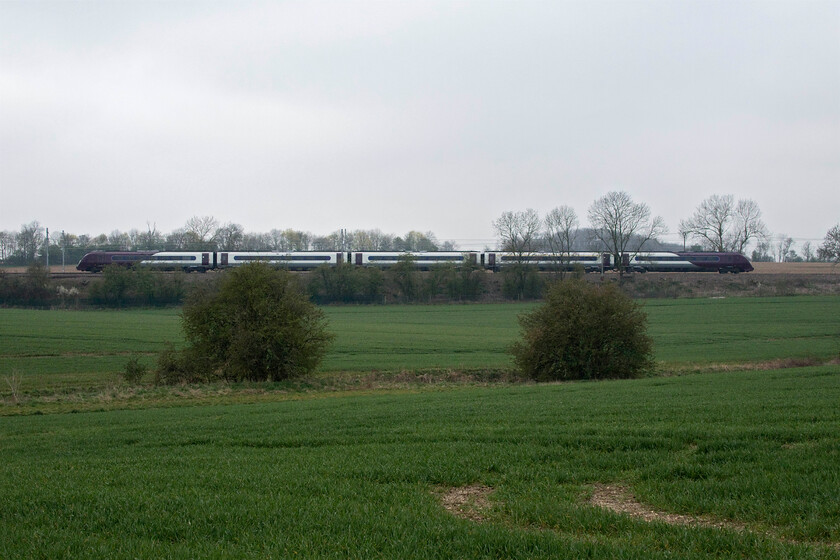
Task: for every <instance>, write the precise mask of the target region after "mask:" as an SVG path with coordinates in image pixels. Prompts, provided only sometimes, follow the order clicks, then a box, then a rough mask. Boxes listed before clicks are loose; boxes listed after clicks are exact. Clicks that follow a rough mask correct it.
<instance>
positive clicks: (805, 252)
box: [802, 241, 816, 262]
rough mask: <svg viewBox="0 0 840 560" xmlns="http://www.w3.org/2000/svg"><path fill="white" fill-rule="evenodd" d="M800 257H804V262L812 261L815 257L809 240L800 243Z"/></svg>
mask: <svg viewBox="0 0 840 560" xmlns="http://www.w3.org/2000/svg"><path fill="white" fill-rule="evenodd" d="M802 258H803V259H805V262H814V260H815V259H816V256H815V255H814V248H813V246H812V245H811V242H810V241H806V242H805V243H803V244H802Z"/></svg>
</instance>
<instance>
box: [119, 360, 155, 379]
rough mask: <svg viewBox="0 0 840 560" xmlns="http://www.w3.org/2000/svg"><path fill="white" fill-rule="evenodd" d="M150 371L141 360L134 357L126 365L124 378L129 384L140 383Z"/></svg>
mask: <svg viewBox="0 0 840 560" xmlns="http://www.w3.org/2000/svg"><path fill="white" fill-rule="evenodd" d="M148 371H149V368H148V366H147V365H146V364H141V363H140V358H138V357H137V356H132V357H131V358H129V359H128V361H127V362H126V363H125V367H124V368H123V371H122V377H123V379H125V380H126V381H127V382H129V383H140V381H141V380H142V379H143V376H144V375H146V372H148Z"/></svg>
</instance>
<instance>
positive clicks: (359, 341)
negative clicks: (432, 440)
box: [0, 296, 840, 396]
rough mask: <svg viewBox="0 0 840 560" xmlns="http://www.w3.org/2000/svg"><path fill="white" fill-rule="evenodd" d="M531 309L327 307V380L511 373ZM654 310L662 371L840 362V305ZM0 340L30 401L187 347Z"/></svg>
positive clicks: (1, 368) (46, 331)
mask: <svg viewBox="0 0 840 560" xmlns="http://www.w3.org/2000/svg"><path fill="white" fill-rule="evenodd" d="M532 307H533V304H476V305H437V306H428V305H407V306H399V305H395V306H351V307H328V308H326V309H325V310H326V312H327V315H328V318H329V321H330V329H331V330H332V331H333V332H334V333H335V334H336V340H335V342H334V343H333V345H332V346H331V347H330V351H329V353H328V355H327V357H326V359H325V361H324V363H323V365H322V368H321V369H322V371H324V372H339V371H351V372H370V371H383V372H392V371H397V372H398V371H401V370H418V369H459V370H475V369H509V368H510V367H511V359H510V356H509V355H508V354H507V347H508V346H509V345H510V344H511V343H512V342H513V341H514V340H515V339H516V337H517V336H518V334H519V327H518V323H517V316H518V315H519V314H521V313H522V312H524V311H526V310H528V309H531V308H532ZM645 309H646V311H647V313H648V317H649V327H650V334H651V336H652V337H653V338H654V341H655V349H656V356H657V360H658V361H659V364H660V367H661V368H662V369H663V370H669V369H682V368H684V367H686V366H688V365H692V366H696V365H703V364H737V363H745V362H754V361H761V360H777V359H789V358H815V359H822V360H827V359H829V358H832V357H837V356H838V355H840V297H835V296H823V297H814V296H806V297H787V298H735V299H687V300H648V301H647V302H646V303H645ZM0 339H2V341H3V344H2V348H0V378H2V377H3V376H10V375H13V374H14V375H16V376H17V377H18V378H19V380H20V388H21V390H22V391H44V390H49V389H69V388H73V387H97V386H105V385H109V384H113V383H115V382H117V381H118V380H119V372H120V371H121V370H122V369H123V367H124V365H125V363H126V361H127V360H128V358H129V357H130V356H131V355H133V354H139V355H141V356H142V359H143V361H145V362H146V363H147V364H149V365H150V366H153V365H154V359H155V357H154V353H155V352H156V351H158V350H160V349H161V348H162V347H163V344H164V341H167V340H168V341H171V342H173V343H175V344H176V345H177V344H179V343H181V334H180V319H179V316H178V312H177V311H176V310H171V309H170V310H150V311H147V310H142V311H138V310H130V311H36V310H21V309H0ZM4 391H5V392H4ZM8 392H9V388H8V386H0V395H1V396H8Z"/></svg>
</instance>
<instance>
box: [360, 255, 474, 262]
mask: <svg viewBox="0 0 840 560" xmlns="http://www.w3.org/2000/svg"><path fill="white" fill-rule="evenodd" d="M406 257H408V258H411V259H413V260H415V261H422V262H430V261H437V262H461V261H463V260H464V256H463V255H456V256H451V255H423V256H420V255H406ZM401 258H405V257H403V256H402V255H400V256H394V255H370V256H369V257H368V261H370V262H397V261H398V260H400V259H401Z"/></svg>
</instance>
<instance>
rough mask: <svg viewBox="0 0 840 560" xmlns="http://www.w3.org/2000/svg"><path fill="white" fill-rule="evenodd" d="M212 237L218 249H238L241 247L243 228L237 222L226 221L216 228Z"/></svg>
mask: <svg viewBox="0 0 840 560" xmlns="http://www.w3.org/2000/svg"><path fill="white" fill-rule="evenodd" d="M213 238H214V239H215V240H216V245H217V247H218V248H219V249H220V250H222V251H238V250H240V249H242V248H243V247H242V245H243V241H244V240H245V228H243V227H242V226H241V225H239V224H234V223H227V224H225V225H223V226H221V227H220V228H218V229H217V230H216V232H215V234H214V235H213Z"/></svg>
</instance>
